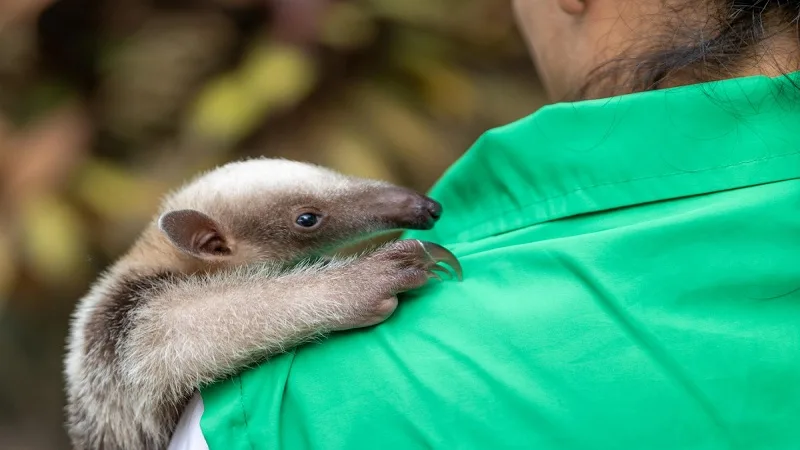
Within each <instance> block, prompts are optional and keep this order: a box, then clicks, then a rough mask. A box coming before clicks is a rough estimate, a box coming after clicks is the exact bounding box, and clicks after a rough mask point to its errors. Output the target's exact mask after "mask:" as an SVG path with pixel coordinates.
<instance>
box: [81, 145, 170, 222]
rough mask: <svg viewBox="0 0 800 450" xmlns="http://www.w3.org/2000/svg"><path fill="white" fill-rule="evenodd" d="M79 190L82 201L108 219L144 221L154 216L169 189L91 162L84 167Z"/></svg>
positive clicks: (94, 161) (110, 166) (111, 166)
mask: <svg viewBox="0 0 800 450" xmlns="http://www.w3.org/2000/svg"><path fill="white" fill-rule="evenodd" d="M76 190H77V195H78V197H79V198H80V199H81V200H83V201H84V202H85V203H86V204H87V205H88V206H89V207H90V208H91V209H92V210H94V211H95V212H96V213H97V214H100V215H101V216H103V217H105V218H106V219H111V220H128V221H130V220H132V221H142V220H146V219H147V218H149V217H150V216H152V215H153V214H155V212H156V211H155V210H156V208H157V206H158V202H159V200H160V198H161V196H162V195H163V194H164V192H165V190H166V187H165V186H162V185H161V184H160V183H156V182H154V181H151V180H148V179H145V178H141V177H137V176H135V175H133V174H130V173H128V172H126V171H124V170H123V169H121V168H119V167H116V166H114V165H112V164H110V163H107V162H103V161H98V160H91V161H89V162H88V163H87V164H86V165H85V166H84V167H83V173H82V174H81V176H80V177H79V178H78V184H77V186H76Z"/></svg>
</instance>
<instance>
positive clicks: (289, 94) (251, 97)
mask: <svg viewBox="0 0 800 450" xmlns="http://www.w3.org/2000/svg"><path fill="white" fill-rule="evenodd" d="M316 82H317V74H316V67H315V65H314V61H313V60H312V59H311V58H310V57H309V56H308V55H306V54H305V53H303V52H302V51H300V50H299V49H297V48H294V47H291V46H284V45H277V44H273V45H270V44H261V45H257V46H255V47H254V48H253V49H252V51H250V53H249V54H248V55H247V56H246V57H245V62H244V63H243V65H242V66H241V67H240V68H239V69H238V70H237V71H236V72H233V73H230V74H226V75H224V76H221V77H218V78H217V79H216V80H214V81H212V82H210V83H209V84H208V85H207V86H206V87H205V88H204V89H202V90H201V92H200V94H199V96H198V99H197V101H196V103H195V105H194V108H193V111H192V113H191V114H190V126H191V127H192V129H193V130H194V132H195V133H198V134H200V135H207V136H211V137H212V138H214V139H215V140H218V141H223V142H235V141H237V140H239V139H242V138H244V137H245V136H246V135H247V134H249V133H251V132H252V131H253V130H254V129H255V127H256V126H258V124H259V123H261V122H262V121H263V120H264V119H265V118H266V116H267V115H268V114H269V113H271V112H272V111H274V110H276V109H283V108H287V107H289V106H292V105H294V104H296V103H298V102H300V101H301V100H303V99H304V98H305V97H306V96H307V95H308V94H309V92H311V90H312V89H313V88H314V86H315V85H316Z"/></svg>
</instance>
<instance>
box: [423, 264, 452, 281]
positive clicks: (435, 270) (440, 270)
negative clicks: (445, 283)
mask: <svg viewBox="0 0 800 450" xmlns="http://www.w3.org/2000/svg"><path fill="white" fill-rule="evenodd" d="M428 272H430V273H431V274H434V275H435V276H436V278H438V279H439V281H442V276H443V275H444V276H447V279H448V280H450V279H452V278H453V274H452V273H450V271H449V270H447V268H445V267H442V266H440V265H438V264H436V265H433V266H431V267H430V268H429V269H428Z"/></svg>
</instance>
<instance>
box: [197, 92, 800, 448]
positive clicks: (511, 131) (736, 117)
mask: <svg viewBox="0 0 800 450" xmlns="http://www.w3.org/2000/svg"><path fill="white" fill-rule="evenodd" d="M798 81H800V78H797V79H795V82H798ZM781 98H782V100H781ZM431 195H432V196H433V197H434V198H436V199H437V200H439V201H441V202H442V203H443V205H444V210H445V212H444V215H443V217H442V219H441V221H440V223H439V224H438V225H437V226H436V228H435V229H434V230H432V231H427V232H413V233H408V234H407V235H406V236H407V237H413V238H421V239H425V240H430V241H434V242H438V243H441V244H444V245H445V246H446V247H448V248H449V249H450V250H452V251H453V253H455V254H456V255H457V256H458V257H459V259H460V261H461V263H462V265H463V269H464V277H465V278H464V281H463V282H461V283H457V282H444V283H438V282H433V283H430V284H429V285H427V286H426V287H424V288H422V289H419V290H417V291H414V292H410V293H408V294H406V295H403V296H402V297H401V299H402V300H401V305H400V307H399V309H398V310H397V312H396V313H395V314H394V316H392V317H391V318H390V319H389V320H387V321H386V322H385V323H383V324H380V325H378V326H376V327H373V328H369V329H364V330H357V331H353V332H347V333H341V334H337V335H334V336H332V337H330V338H329V339H327V340H325V341H323V342H321V343H318V344H312V345H306V346H303V347H301V348H298V349H297V350H295V351H293V352H291V353H288V354H285V355H282V356H280V357H278V358H275V359H273V360H271V361H269V362H267V363H264V364H262V365H260V366H258V367H256V368H253V369H251V370H248V371H245V372H243V373H242V374H241V375H239V376H237V377H234V378H232V379H229V380H226V381H224V382H221V383H218V384H216V385H213V386H210V387H208V388H206V389H205V390H203V391H202V393H201V394H202V399H203V402H204V405H205V412H204V414H203V417H202V421H201V427H202V432H203V436H204V438H205V439H206V441H207V442H208V445H209V447H210V448H211V450H239V449H241V450H245V449H247V450H260V449H270V450H278V449H290V450H301V449H326V450H327V449H330V450H339V449H347V450H358V449H365V450H366V449H390V450H391V449H425V448H431V449H490V448H495V447H497V448H526V449H542V450H545V449H546V450H573V449H574V450H578V449H580V450H586V449H598V450H601V449H602V450H612V449H626V450H628V449H637V450H638V449H647V450H661V449H665V450H666V449H670V450H695V449H697V450H700V449H702V450H718V449H720V450H721V449H747V450H760V449H764V450H767V449H769V450H781V449H798V448H800V93H798V92H795V91H794V88H793V87H792V85H791V82H790V81H789V80H788V79H787V78H785V77H783V78H774V79H772V78H767V77H751V78H741V79H734V80H727V81H724V82H718V83H708V84H701V85H694V86H688V87H681V88H675V89H669V90H662V91H656V92H648V93H641V94H635V95H628V96H621V97H615V98H611V99H603V100H595V101H586V102H579V103H572V104H557V105H552V106H548V107H545V108H543V109H541V110H539V111H538V112H536V113H535V114H533V115H531V116H529V117H526V118H524V119H522V120H520V121H518V122H516V123H512V124H510V125H507V126H504V127H501V128H498V129H495V130H491V131H489V132H487V133H486V134H485V135H484V136H482V137H481V138H480V139H479V140H478V142H477V143H476V144H475V145H474V146H473V147H472V148H471V149H470V150H469V151H468V152H467V153H466V154H465V155H464V156H463V157H462V158H461V159H460V160H459V161H458V162H457V163H455V164H454V165H453V166H452V168H451V169H449V170H448V171H447V172H446V173H445V174H444V176H443V177H442V179H441V180H440V181H439V182H438V184H437V185H436V186H435V187H434V189H433V190H432V192H431Z"/></svg>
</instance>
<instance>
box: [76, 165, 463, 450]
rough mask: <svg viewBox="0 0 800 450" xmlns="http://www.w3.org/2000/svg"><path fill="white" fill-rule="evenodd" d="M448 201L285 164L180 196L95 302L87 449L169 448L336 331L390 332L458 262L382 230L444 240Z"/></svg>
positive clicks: (84, 374) (89, 312) (81, 442)
mask: <svg viewBox="0 0 800 450" xmlns="http://www.w3.org/2000/svg"><path fill="white" fill-rule="evenodd" d="M441 211H442V210H441V206H440V205H439V204H438V203H437V202H435V201H434V200H431V199H430V198H427V197H425V196H423V195H420V194H417V193H415V192H412V191H410V190H408V189H404V188H401V187H397V186H393V185H389V184H387V183H382V182H377V181H371V180H364V179H360V178H353V177H348V176H344V175H341V174H338V173H336V172H333V171H331V170H327V169H324V168H322V167H318V166H314V165H310V164H305V163H299V162H294V161H287V160H280V159H255V160H248V161H241V162H235V163H231V164H228V165H225V166H222V167H219V168H217V169H215V170H213V171H211V172H208V173H206V174H204V175H202V176H199V177H198V178H196V179H195V180H194V181H192V182H190V183H188V184H187V185H185V186H184V187H182V188H181V189H179V190H177V191H176V192H174V193H172V194H171V195H169V196H167V198H166V199H165V200H164V202H163V204H162V208H161V210H160V212H159V214H158V215H157V216H156V217H155V218H154V219H153V221H152V223H151V224H150V225H149V226H148V227H147V228H146V229H145V230H144V232H143V234H142V236H141V237H140V238H139V239H138V240H137V241H136V243H135V244H134V245H133V247H132V248H131V250H130V251H129V252H128V253H127V254H126V255H124V256H123V257H122V258H121V259H120V260H119V261H117V262H116V263H115V264H114V265H112V266H111V267H110V268H109V269H108V270H107V271H106V272H105V273H104V274H103V275H102V276H101V277H100V279H98V280H97V282H96V283H95V284H94V285H93V286H92V288H91V289H90V291H89V292H88V294H87V295H86V296H85V297H84V298H83V299H81V300H80V302H79V304H78V306H77V309H76V311H75V315H74V317H73V321H72V326H71V331H70V336H69V342H68V345H67V356H66V361H65V366H66V367H65V375H66V385H67V397H68V399H67V428H68V433H69V436H70V439H71V440H72V443H73V446H74V447H75V448H79V449H104V450H111V449H137V450H142V449H163V448H166V447H167V444H168V442H169V439H170V436H171V434H172V432H173V430H174V428H175V426H176V423H177V421H178V419H179V417H180V414H181V411H182V410H183V408H184V407H185V405H186V403H187V401H188V400H189V399H190V398H191V396H192V394H193V393H194V392H195V390H196V389H197V388H198V387H200V386H202V385H203V384H205V383H209V382H212V381H214V380H218V379H220V378H223V377H225V376H227V375H231V374H233V373H235V372H237V370H240V369H242V368H243V367H244V366H246V365H248V364H251V363H253V362H257V361H259V360H263V359H265V358H267V357H269V356H270V355H274V354H277V353H280V352H283V351H285V350H287V349H289V348H291V347H293V346H296V345H298V344H301V343H303V342H306V341H308V340H310V339H314V338H317V337H320V336H324V335H325V334H327V333H330V332H334V331H338V330H346V329H352V328H359V327H367V326H370V325H375V324H378V323H380V322H381V321H383V320H385V319H386V318H387V317H388V316H389V315H390V314H392V312H393V311H394V309H395V308H396V307H397V297H396V295H397V294H398V293H401V292H404V291H407V290H410V289H414V288H417V287H420V286H422V285H423V284H425V283H426V282H427V281H428V279H429V278H431V277H438V275H437V274H438V273H440V272H442V271H444V272H447V270H446V269H445V268H444V267H442V266H441V265H439V263H441V262H446V263H447V264H449V265H451V266H452V267H453V268H454V269H455V272H456V273H457V275H458V276H459V277H460V270H461V269H460V267H459V264H458V262H457V261H456V259H455V257H454V256H453V255H452V254H451V253H450V252H448V251H447V250H445V249H444V248H442V247H440V246H438V245H436V244H432V243H429V242H421V241H417V240H400V241H395V242H392V243H389V244H386V245H384V246H382V247H380V248H378V249H376V250H374V251H371V252H368V253H365V254H363V255H361V256H351V257H333V258H329V259H325V258H322V257H323V256H324V255H328V254H330V253H331V252H332V251H334V250H335V249H337V248H339V247H341V246H342V245H344V244H347V243H350V242H353V241H355V240H359V239H363V238H364V237H366V236H369V235H372V234H374V233H378V232H383V231H387V230H393V229H429V228H431V227H432V226H433V225H434V223H435V222H436V221H437V219H438V218H439V216H440V214H441Z"/></svg>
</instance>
